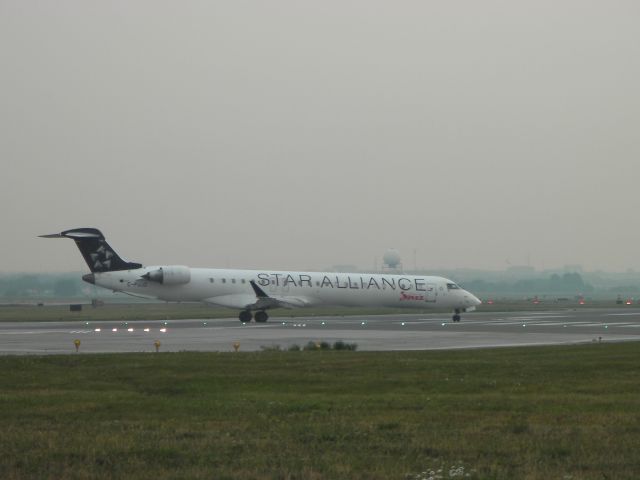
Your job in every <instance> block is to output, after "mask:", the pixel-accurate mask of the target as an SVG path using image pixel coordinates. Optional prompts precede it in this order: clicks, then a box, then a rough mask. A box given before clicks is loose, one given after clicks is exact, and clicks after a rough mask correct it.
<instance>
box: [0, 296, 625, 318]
mask: <svg viewBox="0 0 640 480" xmlns="http://www.w3.org/2000/svg"><path fill="white" fill-rule="evenodd" d="M70 303H74V302H70ZM589 308H620V309H626V310H630V309H633V308H637V307H633V306H627V305H616V304H615V303H614V302H610V301H606V302H605V301H600V302H590V303H589V305H578V304H577V302H548V303H541V304H538V305H534V304H532V303H531V302H526V301H513V300H512V301H501V302H497V303H495V304H493V305H481V306H480V308H479V309H478V311H482V312H513V311H522V310H527V311H540V312H543V311H549V310H562V309H576V310H585V309H589ZM420 312H421V311H420V310H412V309H401V308H349V307H316V308H299V309H293V310H285V309H275V310H270V311H269V315H270V316H272V317H280V318H287V317H307V316H324V315H329V316H349V315H388V314H415V313H420ZM423 312H424V313H446V314H450V313H451V312H450V310H424V311H423ZM237 316H238V311H237V310H231V309H228V308H221V307H212V306H209V305H203V304H197V303H122V304H115V303H114V304H111V303H110V304H106V305H105V306H103V307H99V308H92V307H91V305H83V310H82V311H81V312H70V311H69V305H44V306H42V307H38V306H36V305H5V306H0V322H28V321H29V322H32V321H39V322H46V321H73V320H77V321H109V320H116V321H135V320H179V319H186V318H190V319H216V318H236V317H237Z"/></svg>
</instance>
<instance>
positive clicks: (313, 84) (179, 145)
mask: <svg viewBox="0 0 640 480" xmlns="http://www.w3.org/2000/svg"><path fill="white" fill-rule="evenodd" d="M639 18H640V3H639V2H637V1H607V2H604V1H585V0H574V1H558V0H553V1H540V0H536V1H528V2H519V1H506V0H505V1H493V0H492V1H477V0H473V1H448V0H447V1H438V2H436V1H415V2H409V1H393V2H391V1H371V0H366V1H365V0H358V1H348V0H347V1H345V0H339V1H327V0H323V1H313V2H310V1H301V0H290V1H280V0H270V1H239V0H230V1H224V2H223V1H215V0H213V1H198V2H196V1H180V2H176V1H167V2H160V1H156V0H153V1H131V0H127V1H113V0H110V1H87V0H77V1H64V0H56V1H55V2H54V1H28V0H0V162H1V163H0V165H1V166H2V168H1V172H0V218H1V219H2V225H1V227H0V233H1V235H0V247H1V248H0V271H4V272H16V271H24V272H45V271H79V270H85V269H86V266H85V265H84V262H83V260H82V258H81V256H80V254H79V252H77V250H76V248H75V246H74V245H73V242H71V241H68V240H44V239H40V238H36V236H37V235H39V234H44V233H54V232H60V231H61V230H64V229H67V228H72V227H97V228H100V229H101V230H102V231H103V232H104V233H105V235H106V237H107V239H108V240H109V242H110V243H111V245H112V246H113V247H114V248H115V249H116V250H117V251H118V253H120V254H121V255H122V256H124V257H126V258H128V259H130V260H135V261H140V262H142V263H144V264H163V263H164V264H167V263H170V264H186V265H190V266H208V267H218V266H219V267H229V266H232V267H239V268H253V267H256V268H269V269H321V268H325V267H327V266H330V265H334V264H353V265H358V266H360V267H362V268H372V267H373V265H374V261H375V258H376V257H377V258H378V262H380V258H381V257H382V254H383V253H384V251H385V250H386V249H387V248H389V247H395V248H397V249H398V250H399V251H400V253H401V254H402V256H403V258H404V263H405V266H409V267H413V255H414V253H413V252H414V249H415V251H416V258H417V264H418V266H419V267H425V268H434V269H435V268H457V267H470V268H487V269H502V268H505V267H507V266H508V265H509V264H513V265H516V264H526V263H527V261H528V259H530V262H531V265H533V266H535V267H536V268H539V269H540V268H552V267H562V266H563V265H565V264H582V265H583V266H584V267H585V268H587V269H609V270H625V269H627V268H636V269H640V254H639V250H640V226H639V225H640V192H639V191H638V183H639V182H640V155H639V153H640V143H639V140H640V135H639V133H640V91H639V85H640V28H638V19H639Z"/></svg>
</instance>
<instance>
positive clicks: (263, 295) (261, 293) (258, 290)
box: [249, 280, 269, 298]
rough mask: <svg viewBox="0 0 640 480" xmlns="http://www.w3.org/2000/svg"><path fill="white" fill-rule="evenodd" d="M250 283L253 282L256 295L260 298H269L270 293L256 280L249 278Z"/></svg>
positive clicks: (252, 286) (252, 285)
mask: <svg viewBox="0 0 640 480" xmlns="http://www.w3.org/2000/svg"><path fill="white" fill-rule="evenodd" d="M249 283H250V284H251V288H253V291H254V292H255V293H256V297H258V298H269V295H267V294H266V293H265V292H264V290H262V289H261V288H260V287H259V286H258V285H257V284H256V282H254V281H253V280H249Z"/></svg>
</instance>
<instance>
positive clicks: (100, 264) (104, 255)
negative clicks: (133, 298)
mask: <svg viewBox="0 0 640 480" xmlns="http://www.w3.org/2000/svg"><path fill="white" fill-rule="evenodd" d="M40 237H42V238H70V239H72V240H73V241H74V242H76V245H77V246H78V249H79V250H80V253H82V256H83V257H84V261H85V262H87V265H88V266H89V270H91V271H92V272H111V271H117V270H134V269H136V268H141V267H142V264H140V263H135V262H128V261H126V260H123V259H122V258H120V256H119V255H118V254H117V253H116V252H115V251H114V250H113V248H111V247H110V246H109V244H108V243H107V241H106V240H105V238H104V235H103V234H102V232H101V231H100V230H98V229H97V228H74V229H71V230H65V231H64V232H61V233H54V234H51V235H40Z"/></svg>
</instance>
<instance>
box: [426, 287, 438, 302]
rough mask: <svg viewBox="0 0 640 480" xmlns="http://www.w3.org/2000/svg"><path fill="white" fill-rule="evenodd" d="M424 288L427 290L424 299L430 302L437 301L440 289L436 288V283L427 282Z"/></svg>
mask: <svg viewBox="0 0 640 480" xmlns="http://www.w3.org/2000/svg"><path fill="white" fill-rule="evenodd" d="M424 289H425V290H426V291H425V292H424V301H425V302H428V303H433V302H435V301H436V296H437V295H438V291H437V290H436V285H435V284H434V283H427V284H426V285H425V287H424Z"/></svg>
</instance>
